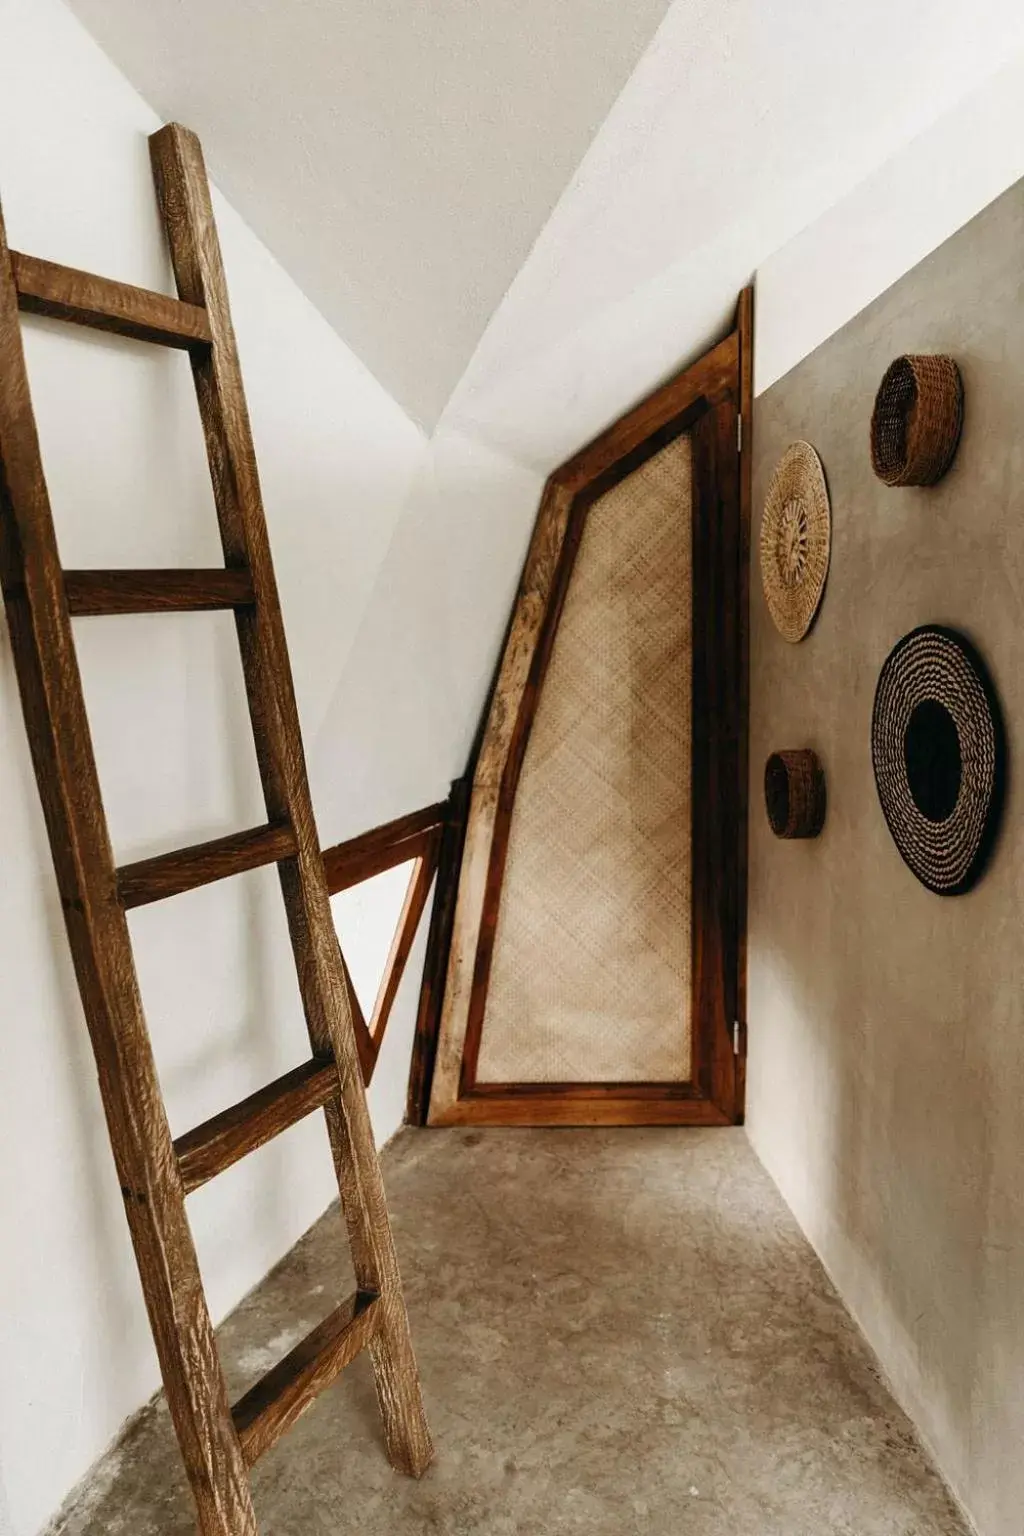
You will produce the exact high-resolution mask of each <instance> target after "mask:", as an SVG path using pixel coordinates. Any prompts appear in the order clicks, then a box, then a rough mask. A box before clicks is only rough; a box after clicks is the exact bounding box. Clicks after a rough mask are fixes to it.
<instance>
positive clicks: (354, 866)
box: [323, 780, 466, 1125]
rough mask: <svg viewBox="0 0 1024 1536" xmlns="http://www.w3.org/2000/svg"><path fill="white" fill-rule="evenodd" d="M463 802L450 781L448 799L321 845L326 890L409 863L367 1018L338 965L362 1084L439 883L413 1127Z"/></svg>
mask: <svg viewBox="0 0 1024 1536" xmlns="http://www.w3.org/2000/svg"><path fill="white" fill-rule="evenodd" d="M465 800H466V788H465V781H463V780H459V781H457V782H456V783H455V784H453V785H452V793H451V795H450V796H449V798H448V799H447V800H442V801H440V802H439V803H438V804H436V805H428V806H424V807H423V809H422V810H419V811H412V812H411V813H410V814H409V815H408V816H400V817H398V819H397V820H395V821H389V822H387V823H386V824H385V825H384V826H381V827H374V828H373V829H372V830H371V831H369V832H361V833H360V834H359V836H358V837H352V838H349V839H348V841H347V842H344V843H336V844H335V845H334V846H333V847H332V848H325V849H324V851H323V860H324V871H325V873H326V875H327V888H328V890H329V891H330V893H331V895H332V896H336V895H337V894H338V893H339V892H340V891H347V890H350V889H351V888H352V887H353V886H355V885H361V884H362V882H363V881H364V880H372V879H373V877H374V876H375V875H381V874H384V872H385V871H386V870H389V869H396V868H398V866H399V865H401V864H408V863H411V864H412V869H411V870H410V873H409V881H408V884H407V886H406V890H405V899H404V900H403V902H402V910H401V912H400V914H399V917H398V923H397V925H396V927H395V933H394V937H393V938H392V941H391V948H390V950H389V952H388V958H387V963H386V964H385V967H384V974H383V976H382V977H381V980H380V985H379V987H378V989H377V996H376V999H375V1000H374V1004H373V1007H372V1009H371V1010H370V1016H369V1018H367V1017H366V1015H365V1013H364V1012H363V1008H362V1005H361V1004H360V1002H359V999H358V997H357V996H356V992H355V988H354V987H353V985H352V978H351V976H350V975H349V972H348V967H347V966H346V967H345V976H346V979H347V981H348V990H349V1001H350V1004H351V1007H352V1019H353V1023H354V1025H355V1032H356V1046H357V1048H358V1051H359V1062H360V1065H361V1067H362V1071H363V1079H364V1081H365V1082H366V1083H367V1084H368V1083H369V1082H370V1079H371V1078H372V1077H373V1073H374V1068H375V1067H376V1065H377V1057H378V1056H379V1054H380V1048H381V1043H382V1041H383V1039H384V1033H385V1031H386V1029H387V1026H388V1020H389V1019H390V1017H391V1010H392V1008H393V1007H394V1002H395V998H396V997H397V996H398V989H399V987H400V985H401V982H402V977H403V975H404V973H405V968H406V965H407V964H408V960H409V955H410V953H411V951H412V946H413V943H414V942H415V939H416V934H417V931H418V929H419V925H420V921H421V919H422V917H423V913H424V911H425V909H426V905H427V900H428V898H429V896H430V891H431V887H432V886H433V884H434V879H435V876H437V881H438V888H437V893H436V895H435V898H434V904H433V910H432V913H431V921H430V930H429V934H428V938H427V955H426V962H425V965H424V972H423V980H422V983H421V987H420V1000H419V1007H418V1010H417V1018H416V1034H415V1038H414V1044H413V1058H412V1067H411V1071H410V1078H409V1098H408V1109H407V1118H408V1120H409V1121H410V1123H411V1124H414V1125H423V1124H425V1123H426V1112H427V1105H428V1103H429V1098H430V1078H431V1076H432V1070H433V1049H434V1046H435V1043H436V1040H437V1027H438V1023H439V1020H440V1009H441V1001H442V997H443V992H444V973H445V968H446V964H447V957H448V945H449V942H450V938H451V925H452V918H453V915H454V898H455V887H456V884H457V876H458V864H459V857H460V854H461V847H462V836H463V829H464V823H465Z"/></svg>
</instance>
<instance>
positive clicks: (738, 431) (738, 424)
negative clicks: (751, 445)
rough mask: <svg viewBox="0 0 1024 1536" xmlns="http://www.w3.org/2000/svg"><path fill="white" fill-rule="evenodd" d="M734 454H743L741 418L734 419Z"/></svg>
mask: <svg viewBox="0 0 1024 1536" xmlns="http://www.w3.org/2000/svg"><path fill="white" fill-rule="evenodd" d="M736 452H737V453H742V452H743V417H742V416H737V417H736Z"/></svg>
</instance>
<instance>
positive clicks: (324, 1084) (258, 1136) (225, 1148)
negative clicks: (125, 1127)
mask: <svg viewBox="0 0 1024 1536" xmlns="http://www.w3.org/2000/svg"><path fill="white" fill-rule="evenodd" d="M337 1090H338V1073H337V1070H336V1068H335V1065H334V1063H333V1061H317V1060H316V1059H314V1060H312V1061H307V1062H304V1063H303V1064H302V1066H301V1067H295V1068H293V1070H292V1071H291V1072H286V1073H285V1074H284V1075H283V1076H282V1077H279V1078H276V1079H275V1081H274V1082H272V1083H268V1084H267V1086H266V1087H265V1088H260V1089H259V1090H258V1091H257V1092H256V1093H251V1094H249V1096H248V1098H245V1099H242V1100H241V1101H240V1102H239V1103H238V1104H234V1105H232V1107H231V1108H230V1109H225V1110H222V1111H221V1113H220V1114H219V1115H213V1116H212V1117H211V1119H209V1120H204V1122H203V1123H202V1125H197V1126H196V1127H195V1129H194V1130H191V1131H187V1132H186V1134H185V1135H184V1136H179V1137H178V1138H177V1140H176V1141H175V1143H174V1152H175V1155H176V1157H177V1159H178V1167H179V1169H180V1170H181V1177H182V1182H183V1183H184V1186H185V1193H186V1194H187V1195H190V1194H191V1193H192V1191H193V1190H194V1189H199V1188H201V1187H202V1185H203V1184H206V1183H207V1182H208V1181H209V1180H210V1179H212V1178H215V1177H216V1176H217V1174H218V1173H223V1172H224V1170H225V1169H226V1168H230V1167H231V1165H232V1163H237V1162H238V1160H239V1158H242V1157H246V1156H247V1155H248V1153H250V1152H255V1150H256V1148H257V1147H262V1146H263V1145H264V1144H265V1143H266V1142H268V1141H270V1140H271V1139H272V1138H273V1137H275V1136H280V1135H281V1133H282V1131H286V1130H288V1129H289V1127H290V1126H293V1125H296V1124H297V1123H298V1121H300V1120H302V1119H303V1118H304V1117H305V1116H306V1115H309V1114H312V1112H313V1110H315V1109H322V1108H323V1106H324V1105H325V1104H326V1103H327V1101H328V1099H329V1098H330V1097H331V1095H332V1094H334V1093H336V1092H337Z"/></svg>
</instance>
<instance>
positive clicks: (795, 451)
mask: <svg viewBox="0 0 1024 1536" xmlns="http://www.w3.org/2000/svg"><path fill="white" fill-rule="evenodd" d="M831 547H832V514H831V511H830V509H829V502H828V488H827V486H826V485H825V471H824V470H823V469H822V467H821V460H820V459H819V458H818V455H817V454H816V453H815V451H814V449H813V448H812V447H811V445H810V443H791V444H790V446H789V447H788V448H787V449H786V451H785V453H784V454H783V455H782V458H781V459H780V460H779V462H778V464H777V465H776V466H775V473H774V474H773V475H772V483H771V485H770V486H769V487H768V495H767V497H766V498H765V504H764V516H763V517H762V519H761V581H762V583H763V585H764V595H765V600H766V602H767V604H768V608H769V610H770V612H771V616H772V618H773V619H774V621H775V627H776V629H777V630H778V631H779V634H780V635H781V636H782V638H783V639H784V640H790V641H793V642H795V641H797V640H802V639H803V637H804V635H806V633H807V631H808V630H809V629H810V627H811V624H812V622H813V620H814V615H815V614H816V613H817V611H818V604H819V603H820V602H821V594H822V593H823V592H824V590H825V578H826V576H827V575H828V562H829V554H830V551H831Z"/></svg>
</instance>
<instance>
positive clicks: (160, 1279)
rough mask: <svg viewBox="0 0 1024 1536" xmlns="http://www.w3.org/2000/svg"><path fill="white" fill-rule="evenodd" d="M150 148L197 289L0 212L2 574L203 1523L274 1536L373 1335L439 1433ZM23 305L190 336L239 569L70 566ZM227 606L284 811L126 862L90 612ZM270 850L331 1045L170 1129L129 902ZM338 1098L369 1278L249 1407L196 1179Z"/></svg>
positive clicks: (267, 618) (298, 783)
mask: <svg viewBox="0 0 1024 1536" xmlns="http://www.w3.org/2000/svg"><path fill="white" fill-rule="evenodd" d="M149 142H150V152H151V157H152V163H153V173H154V177H155V181H156V189H157V197H158V200H159V204H160V209H161V214H162V217H163V222H164V226H165V228H166V231H167V238H168V242H169V245H170V251H171V258H172V262H173V266H174V274H175V280H176V283H177V288H178V294H179V297H178V299H171V298H169V297H166V296H164V295H162V294H158V293H151V292H148V291H147V290H145V289H141V288H133V287H131V286H129V285H127V284H125V283H117V282H111V281H108V280H107V279H105V278H100V277H94V276H91V275H89V274H88V273H83V272H78V271H75V270H73V269H71V268H68V267H61V266H57V265H55V264H53V263H51V262H48V261H40V260H37V259H36V258H34V257H31V256H23V255H20V254H19V253H18V252H16V251H11V250H9V249H8V246H7V242H6V238H5V235H4V228H3V219H2V215H0V583H2V587H3V594H4V600H5V603H6V606H7V615H8V621H9V625H10V633H11V646H12V650H13V653H14V661H15V666H16V669H17V674H18V684H19V687H20V690H21V699H22V706H23V709H24V713H25V723H26V727H27V730H28V738H29V742H30V745H31V750H32V758H33V761H34V764H35V771H36V778H37V781H38V784H39V794H40V797H41V799H42V804H43V811H44V814H45V817H46V824H47V829H48V832H49V837H50V847H51V850H52V854H53V862H54V867H55V869H56V873H57V882H58V886H59V889H60V898H61V904H62V907H63V910H64V920H65V923H66V925H67V932H68V939H69V942H70V945H71V952H72V956H73V958H74V964H75V970H76V972H77V976H78V986H79V990H80V992H81V997H82V1004H83V1007H84V1010H85V1016H86V1021H87V1023H88V1026H89V1032H90V1035H91V1036H92V1044H93V1050H94V1052H95V1056H96V1065H97V1068H98V1072H99V1081H100V1089H101V1092H102V1096H103V1105H104V1110H105V1112H106V1117H107V1125H108V1127H109V1131H110V1140H111V1144H112V1146H113V1151H114V1161H115V1163H116V1165H117V1173H118V1177H119V1179H120V1181H121V1191H122V1194H123V1195H124V1203H125V1210H126V1212H127V1215H128V1224H129V1227H130V1228H131V1235H132V1241H133V1243H134V1246H135V1254H136V1258H137V1260H138V1266H139V1275H140V1277H141V1280H142V1289H143V1292H144V1294H145V1298H146V1306H147V1309H148V1311H149V1318H150V1323H151V1325H152V1329H153V1336H154V1339H155V1341H156V1348H157V1353H158V1355H159V1357H160V1365H161V1369H162V1371H163V1379H164V1385H165V1387H166V1390H167V1401H168V1405H169V1407H170V1411H171V1415H172V1417H173V1420H174V1425H175V1429H176V1430H177V1434H178V1440H179V1442H180V1445H181V1452H182V1455H183V1457H184V1460H185V1466H186V1469H187V1472H188V1475H189V1478H190V1481H191V1484H192V1490H193V1494H194V1496H195V1501H196V1505H197V1507H198V1512H199V1527H200V1530H201V1532H202V1533H203V1536H250V1533H253V1536H254V1533H255V1532H256V1518H255V1514H254V1512H253V1505H252V1499H251V1494H250V1489H249V1480H248V1476H247V1469H248V1468H249V1467H250V1466H251V1465H252V1464H253V1463H254V1462H255V1461H256V1459H257V1457H259V1456H260V1455H261V1454H262V1453H263V1452H264V1451H265V1450H267V1449H268V1448H269V1447H270V1446H272V1445H273V1444H274V1443H275V1441H276V1440H277V1439H278V1437H279V1436H280V1435H281V1434H282V1433H283V1432H284V1430H286V1429H287V1428H288V1427H289V1425H291V1424H292V1423H293V1422H294V1421H295V1420H296V1419H297V1418H298V1416H299V1415H300V1414H301V1413H302V1412H303V1411H304V1410H305V1409H306V1408H307V1407H308V1406H309V1405H310V1403H311V1402H312V1401H313V1399H314V1398H315V1397H316V1395H317V1394H318V1393H319V1392H320V1391H321V1390H322V1389H323V1388H324V1387H326V1386H328V1385H329V1384H330V1382H331V1381H333V1380H334V1378H335V1377H336V1376H337V1374H338V1372H339V1371H340V1370H341V1369H342V1368H343V1367H344V1366H345V1365H347V1364H348V1363H349V1361H350V1360H352V1359H353V1357H354V1356H355V1355H356V1354H358V1353H359V1351H360V1350H362V1349H363V1348H364V1347H366V1348H368V1349H369V1351H370V1355H371V1358H372V1361H373V1368H374V1373H375V1377H376V1383H377V1395H378V1399H379V1402H380V1408H381V1413H382V1415H383V1420H384V1431H385V1438H386V1442H387V1450H388V1455H389V1457H390V1459H391V1461H392V1463H393V1464H394V1465H395V1466H396V1467H397V1468H399V1469H400V1470H401V1471H403V1472H408V1473H411V1474H412V1475H414V1476H419V1474H420V1473H421V1472H423V1470H424V1469H425V1467H426V1466H427V1464H428V1462H429V1461H430V1458H431V1454H432V1450H431V1444H430V1437H429V1433H428V1431H427V1425H426V1420H425V1418H424V1413H423V1404H422V1400H421V1396H420V1386H419V1379H418V1375H417V1370H416V1362H415V1358H414V1356H413V1352H412V1344H411V1341H410V1337H409V1323H408V1318H407V1316H406V1310H405V1303H404V1300H403V1297H402V1290H401V1282H400V1280H399V1275H398V1265H397V1260H396V1257H395V1249H394V1243H393V1240H392V1235H391V1227H390V1223H389V1220H388V1213H387V1207H386V1205H385V1201H384V1189H383V1185H382V1182H381V1174H380V1167H379V1164H378V1161H377V1155H376V1151H375V1148H374V1142H373V1133H372V1130H371V1127H370V1119H369V1114H368V1112H367V1107H366V1096H365V1091H364V1087H363V1081H362V1077H361V1074H360V1068H359V1061H358V1057H357V1054H356V1045H355V1037H354V1034H353V1028H352V1017H351V1013H350V1008H349V1000H348V993H347V989H346V985H345V976H344V970H343V962H342V958H341V951H340V948H339V945H338V941H337V937H336V934H335V930H334V926H333V923H332V919H331V911H330V903H329V899H328V892H327V885H326V882H325V877H324V867H323V861H322V859H321V853H320V846H319V842H318V839H317V832H316V826H315V824H314V820H313V809H312V804H311V801H310V794H309V785H308V782H307V778H306V766H305V760H304V757H303V751H302V740H301V736H300V732H299V717H298V711H297V709H296V705H295V694H294V690H293V686H292V678H291V669H290V666H289V662H288V653H287V649H286V645H285V636H284V627H283V624H282V619H281V609H280V603H279V600H278V594H277V587H276V583H275V580H274V570H273V565H272V563H271V557H270V547H269V544H268V540H267V528H266V521H265V518H264V513H263V504H262V500H261V496H260V487H259V480H258V476H257V471H256V459H255V455H254V452H253V444H252V437H251V432H250V427H249V418H248V411H247V408H246V402H245V395H244V392H243V388H242V377H241V372H240V369H239V362H238V354H237V350H236V346H235V338H234V332H233V330H232V325H231V316H230V312H229V309H228V296H227V288H226V285H225V279H224V270H223V266H222V263H221V254H220V246H219V242H218V239H217V231H216V227H215V225H214V220H213V210H212V207H211V202H210V189H209V184H208V182H207V177H206V170H205V167H204V164H203V156H202V150H201V148H200V145H199V141H198V139H197V138H196V136H195V135H194V134H192V133H190V132H188V131H187V130H186V129H184V128H181V127H180V126H178V125H177V124H171V125H169V126H168V127H166V128H162V129H161V130H160V131H159V132H158V133H156V134H154V135H153V137H152V138H151V139H150V141H149ZM19 309H22V310H27V311H29V312H31V313H35V314H43V315H49V316H55V317H57V318H60V319H63V320H69V321H72V322H74V323H76V324H79V325H88V326H92V327H95V328H97V329H99V330H107V331H115V332H117V333H119V334H121V335H124V336H131V337H134V338H136V339H139V340H143V341H150V342H156V343H157V344H159V345H162V346H169V347H179V348H182V349H184V350H186V351H187V352H188V353H189V356H190V359H191V363H192V374H193V378H194V380H195V388H196V396H197V399H198V402H199V411H200V415H201V417H202V423H203V430H204V434H205V438H206V450H207V457H208V459H209V463H210V473H211V476H212V479H213V489H214V495H215V500H216V506H217V517H218V520H219V523H220V532H221V542H222V545H223V549H224V565H225V568H224V569H218V570H209V571H204V570H190V571H176V570H156V571H132V570H113V571H64V570H62V569H61V565H60V560H59V558H58V552H57V539H56V534H55V531H54V525H53V518H52V514H51V510H50V504H49V498H48V495H47V489H46V481H45V478H44V475H43V466H42V460H41V457H40V451H39V441H38V437H37V433H36V425H35V419H34V416H33V411H32V405H31V401H30V398H29V387H28V376H27V373H26V368H25V357H24V351H23V348H22V339H21V330H20V323H19V319H18V311H19ZM217 608H228V609H233V611H234V614H235V621H236V625H237V630H238V642H239V647H240V649H241V655H242V664H243V668H244V671H245V682H246V691H247V694H248V699H249V712H250V716H251V719H252V728H253V737H254V740H255V747H256V755H257V758H258V761H259V770H260V776H261V779H262V783H263V794H264V799H265V801H266V808H267V824H266V825H265V826H261V827H255V828H253V829H252V830H250V831H245V832H240V833H236V834H234V835H233V836H230V837H223V838H217V839H215V840H214V841H213V842H208V843H202V844H199V845H198V846H196V847H194V848H186V849H183V850H179V851H176V852H173V853H167V854H164V855H162V856H161V857H159V858H151V859H143V860H141V861H140V862H138V863H134V864H128V865H122V866H121V867H120V868H118V867H117V866H116V865H115V863H114V856H113V851H112V848H111V843H110V835H109V831H108V828H107V822H106V817H105V815H104V810H103V801H102V796H101V793H100V785H99V778H98V775H97V771H96V762H95V758H94V755H93V750H92V743H91V740H90V735H89V724H88V719H87V716H86V710H85V701H84V698H83V695H82V684H81V678H80V675H79V669H78V662H77V658H76V655H75V646H74V640H73V637H72V628H71V618H72V616H73V615H78V614H105V613H157V612H168V611H172V612H192V611H196V610H201V609H217ZM271 863H276V864H277V867H278V873H279V875H280V880H281V889H282V892H283V895H284V904H285V909H286V912H287V917H288V927H289V932H290V935H291V943H292V949H293V952H294V956H295V964H296V969H297V971H298V977H299V987H300V991H301V994H302V1003H303V1009H304V1011H305V1015H306V1023H307V1026H308V1030H309V1039H310V1045H311V1056H310V1059H309V1061H307V1062H305V1063H304V1064H303V1065H302V1066H299V1067H297V1068H296V1069H295V1070H294V1071H292V1072H288V1073H286V1074H285V1075H284V1076H283V1077H281V1078H278V1080H277V1081H276V1082H273V1083H271V1084H270V1085H269V1086H268V1087H266V1088H264V1089H262V1090H261V1091H260V1092H258V1093H255V1094H253V1095H251V1097H249V1098H247V1099H245V1100H243V1102H242V1103H240V1104H236V1105H235V1106H234V1107H233V1108H231V1109H228V1110H226V1111H224V1113H223V1114H219V1115H215V1116H214V1117H213V1119H211V1120H208V1121H207V1122H206V1123H205V1124H203V1125H200V1126H198V1127H197V1128H196V1129H195V1130H192V1131H190V1132H189V1133H188V1134H187V1135H185V1136H181V1137H179V1138H178V1139H177V1140H176V1141H175V1140H172V1137H171V1132H170V1127H169V1125H168V1120H167V1114H166V1110H165V1108H164V1103H163V1099H162V1097H161V1093H160V1087H159V1083H158V1081H157V1073H156V1066H155V1063H154V1057H153V1050H152V1046H151V1044H150V1040H149V1035H148V1032H147V1029H146V1020H145V1016H144V1013H143V1009H142V1001H141V997H140V993H139V983H138V978H137V975H136V970H135V961H134V956H133V953H132V945H131V939H130V937H129V932H128V923H127V919H126V916H125V913H126V911H127V909H128V908H130V907H137V906H141V905H143V904H144V903H146V902H151V901H159V900H161V899H162V898H164V897H166V896H173V895H175V894H176V893H177V892H179V891H187V890H191V889H193V888H194V887H196V886H199V885H204V884H206V883H207V882H208V881H211V880H219V879H221V878H223V877H224V876H226V875H233V874H238V873H239V872H241V871H243V870H249V869H256V868H258V867H259V866H260V865H264V864H271ZM319 1108H322V1109H323V1110H324V1112H325V1115H326V1119H327V1126H328V1131H329V1134H330V1142H331V1149H332V1152H333V1154H334V1162H335V1167H336V1170H337V1176H338V1187H339V1190H340V1192H341V1203H342V1208H343V1210H344V1214H345V1221H346V1225H347V1228H348V1236H349V1242H350V1245H351V1249H352V1259H353V1265H354V1268H355V1276H356V1286H357V1290H356V1292H355V1295H354V1296H352V1297H351V1298H350V1299H349V1300H348V1301H346V1302H344V1303H343V1304H342V1305H341V1306H340V1307H338V1308H337V1310H336V1311H335V1312H333V1313H332V1314H331V1315H330V1316H329V1317H328V1318H327V1319H326V1320H325V1321H324V1322H322V1323H321V1324H320V1325H319V1326H318V1327H317V1328H315V1329H314V1330H313V1332H312V1333H311V1334H310V1335H309V1336H308V1337H307V1338H306V1339H304V1340H303V1342H302V1343H300V1344H299V1345H298V1346H297V1347H296V1348H295V1349H293V1350H292V1351H291V1353H290V1354H288V1355H287V1356H286V1357H285V1358H284V1359H283V1360H282V1361H281V1362H280V1363H279V1364H278V1365H276V1366H274V1368H273V1369H272V1370H271V1371H269V1372H268V1374H267V1375H266V1376H265V1377H264V1378H263V1380H262V1381H260V1382H258V1383H257V1385H256V1386H254V1387H253V1388H252V1390H251V1391H249V1392H247V1393H246V1394H245V1396H244V1397H243V1398H242V1399H241V1401H240V1402H238V1403H236V1404H235V1406H234V1407H233V1408H231V1407H230V1406H229V1404H228V1397H227V1389H226V1385H225V1381H224V1376H223V1373H222V1370H221V1365H220V1361H219V1358H218V1355H217V1351H216V1347H215V1341H214V1333H213V1326H212V1324H211V1321H210V1314H209V1310H208V1307H207V1303H206V1297H205V1294H204V1291H203V1286H202V1280H201V1278H200V1273H199V1265H198V1261H197V1257H196V1251H195V1246H194V1244H193V1241H192V1235H191V1231H190V1229H189V1224H188V1219H187V1217H186V1214H185V1196H186V1195H187V1194H189V1193H190V1192H191V1191H192V1190H194V1189H198V1188H199V1186H200V1185H201V1184H204V1183H205V1182H206V1181H207V1180H208V1179H210V1178H212V1177H213V1176H214V1175H215V1174H217V1173H220V1172H222V1171H223V1170H224V1169H225V1168H229V1167H230V1166H231V1164H232V1163H234V1162H236V1161H237V1159H238V1158H240V1157H243V1156H245V1154H246V1153H248V1152H251V1151H253V1150H254V1149H255V1148H256V1147H259V1146H261V1145H262V1144H263V1143H264V1142H266V1141H268V1140H269V1139H270V1138H271V1137H272V1136H276V1135H277V1134H278V1133H279V1132H281V1131H284V1130H285V1129H286V1128H287V1127H288V1126H290V1125H294V1124H295V1122H296V1121H297V1120H299V1119H301V1118H302V1117H303V1116H304V1115H307V1114H309V1113H310V1112H311V1111H313V1110H314V1109H319Z"/></svg>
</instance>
